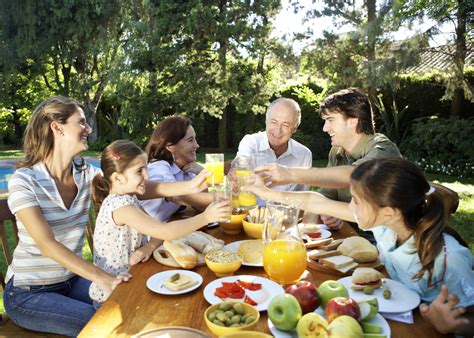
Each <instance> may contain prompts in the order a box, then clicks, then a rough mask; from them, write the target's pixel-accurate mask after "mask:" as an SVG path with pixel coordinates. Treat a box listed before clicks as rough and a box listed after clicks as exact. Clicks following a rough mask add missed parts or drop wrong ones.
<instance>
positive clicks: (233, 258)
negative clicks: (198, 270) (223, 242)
mask: <svg viewBox="0 0 474 338" xmlns="http://www.w3.org/2000/svg"><path fill="white" fill-rule="evenodd" d="M205 260H206V265H207V267H208V268H209V269H210V270H211V271H213V272H214V273H215V274H216V276H217V277H226V276H232V275H233V274H234V272H236V271H237V270H239V268H240V266H241V265H242V261H243V256H242V255H241V254H239V253H236V252H232V251H228V250H215V251H211V252H209V253H208V254H207V255H206V257H205Z"/></svg>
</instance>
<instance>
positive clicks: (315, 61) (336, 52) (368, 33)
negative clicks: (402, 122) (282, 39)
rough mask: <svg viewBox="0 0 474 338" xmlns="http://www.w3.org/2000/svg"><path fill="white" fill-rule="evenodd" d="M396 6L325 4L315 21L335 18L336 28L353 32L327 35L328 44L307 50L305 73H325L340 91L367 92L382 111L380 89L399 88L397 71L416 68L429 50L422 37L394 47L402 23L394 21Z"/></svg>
mask: <svg viewBox="0 0 474 338" xmlns="http://www.w3.org/2000/svg"><path fill="white" fill-rule="evenodd" d="M313 2H315V1H313ZM359 4H360V5H359ZM392 7H393V0H380V1H376V0H366V1H364V2H356V1H353V0H352V1H336V0H324V1H323V8H322V9H311V10H310V11H309V13H308V16H309V17H310V18H319V17H322V16H329V17H332V18H333V20H334V23H335V26H336V27H341V26H344V25H348V26H349V27H353V30H352V31H350V32H348V33H346V34H334V33H329V32H325V34H324V38H323V39H321V40H319V41H317V42H316V43H315V45H313V48H312V49H308V50H306V51H305V53H304V55H303V59H304V62H303V63H304V64H305V68H306V69H308V68H309V67H311V68H310V69H313V70H322V73H323V75H325V77H326V78H328V79H329V80H331V82H332V83H331V84H332V86H334V87H336V88H340V87H347V86H352V85H356V86H364V87H366V88H367V91H368V94H369V100H370V102H371V105H372V107H373V108H374V109H375V110H377V109H376V108H377V89H378V88H380V87H382V86H392V85H394V77H393V75H394V74H395V72H396V71H397V70H398V69H400V68H401V67H403V66H405V65H407V64H411V63H413V62H414V61H415V51H416V50H417V49H418V48H420V47H421V46H425V45H426V41H425V40H424V39H423V38H419V37H414V38H412V39H410V40H407V41H405V42H403V43H397V44H394V43H393V39H392V35H391V34H392V32H394V31H396V30H397V29H398V28H399V27H400V22H398V21H395V20H393V12H392Z"/></svg>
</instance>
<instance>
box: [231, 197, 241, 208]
mask: <svg viewBox="0 0 474 338" xmlns="http://www.w3.org/2000/svg"><path fill="white" fill-rule="evenodd" d="M238 207H240V204H239V196H236V195H232V208H234V209H237V208H238Z"/></svg>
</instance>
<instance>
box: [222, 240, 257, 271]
mask: <svg viewBox="0 0 474 338" xmlns="http://www.w3.org/2000/svg"><path fill="white" fill-rule="evenodd" d="M250 241H255V239H247V240H244V241H237V242H232V243H229V244H227V245H226V246H224V248H223V249H224V250H229V251H232V252H239V247H240V244H242V243H244V242H250ZM262 256H263V255H262ZM242 265H246V266H263V257H262V263H249V262H246V261H243V262H242Z"/></svg>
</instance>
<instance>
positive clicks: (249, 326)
mask: <svg viewBox="0 0 474 338" xmlns="http://www.w3.org/2000/svg"><path fill="white" fill-rule="evenodd" d="M224 304H226V305H224ZM223 306H224V307H223ZM227 306H230V308H229V310H230V311H233V312H234V313H235V314H237V315H239V316H240V320H241V319H242V317H245V316H247V317H249V316H252V317H253V319H251V320H249V322H248V323H245V321H243V323H241V322H240V321H239V324H238V325H240V324H241V326H235V327H230V326H222V325H219V324H218V323H216V322H215V320H216V319H217V318H213V315H211V314H212V313H214V314H216V311H217V310H220V311H221V313H222V315H224V316H226V315H225V313H224V310H223V309H224V308H226V307H227ZM234 309H238V310H239V312H237V311H235V310H234ZM229 310H226V311H229ZM240 313H241V314H240ZM222 315H220V317H222ZM210 316H211V318H210ZM226 318H228V317H226ZM259 319H260V312H258V311H257V309H255V308H254V307H253V306H252V305H250V304H247V303H243V302H223V303H219V304H214V305H211V306H209V307H208V308H207V309H206V311H205V312H204V320H205V321H206V325H207V327H208V328H209V330H211V332H212V333H214V334H215V335H216V336H218V337H220V336H222V335H225V334H230V333H236V332H240V331H250V330H253V329H255V327H256V326H257V323H258V320H259ZM217 320H218V319H217ZM220 322H221V323H222V321H220ZM229 323H230V319H229V320H228V321H227V325H231V324H229ZM224 324H225V323H224Z"/></svg>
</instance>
